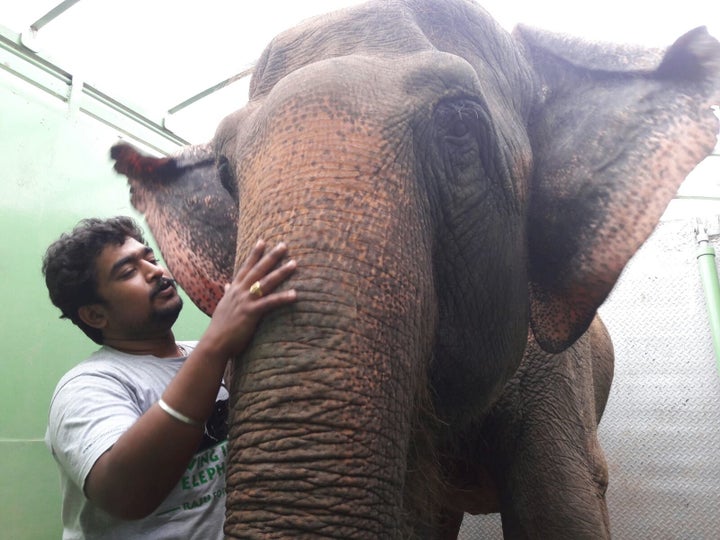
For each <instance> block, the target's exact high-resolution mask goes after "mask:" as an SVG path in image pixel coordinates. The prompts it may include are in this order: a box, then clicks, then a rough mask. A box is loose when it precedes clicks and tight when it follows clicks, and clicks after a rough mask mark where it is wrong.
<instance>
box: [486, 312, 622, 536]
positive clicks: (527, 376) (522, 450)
mask: <svg viewBox="0 0 720 540" xmlns="http://www.w3.org/2000/svg"><path fill="white" fill-rule="evenodd" d="M612 365H613V353H612V345H611V342H610V339H609V336H608V334H607V332H606V330H605V328H604V326H603V325H602V323H601V322H600V320H599V319H596V320H595V321H594V322H593V324H592V326H591V327H590V329H589V330H588V332H587V333H586V334H585V335H584V336H583V337H582V338H581V339H580V340H579V341H578V342H577V343H576V344H575V345H574V346H573V347H571V348H570V349H568V350H567V351H565V352H563V353H561V354H558V355H550V354H548V353H545V352H543V351H542V350H541V349H540V348H539V347H538V346H537V344H536V343H535V342H534V341H530V342H529V343H528V350H527V352H526V354H525V357H524V359H523V363H522V364H521V367H520V369H519V371H518V374H517V376H516V377H515V378H514V379H512V380H511V382H510V383H509V384H508V386H507V388H506V391H505V393H504V394H503V397H502V398H501V400H500V402H499V403H498V404H497V405H496V407H495V408H494V410H493V411H492V412H491V415H490V417H489V418H488V420H487V421H486V423H485V426H484V428H483V429H484V433H483V436H484V438H485V440H486V441H490V444H491V445H492V452H491V454H492V456H491V460H492V462H493V468H494V471H495V474H496V480H497V483H498V489H499V494H500V507H501V514H502V522H503V531H504V534H505V537H506V538H518V539H520V538H523V539H524V538H553V539H560V538H567V539H568V540H570V539H572V540H577V539H583V538H592V539H597V538H609V537H610V532H609V518H608V512H607V505H606V501H605V491H606V487H607V465H606V462H605V458H604V455H603V452H602V450H601V448H600V445H599V442H598V438H597V422H598V421H599V415H600V414H601V413H602V411H598V410H597V409H598V407H602V406H604V403H605V400H606V397H607V392H608V390H609V383H610V379H611V373H612Z"/></svg>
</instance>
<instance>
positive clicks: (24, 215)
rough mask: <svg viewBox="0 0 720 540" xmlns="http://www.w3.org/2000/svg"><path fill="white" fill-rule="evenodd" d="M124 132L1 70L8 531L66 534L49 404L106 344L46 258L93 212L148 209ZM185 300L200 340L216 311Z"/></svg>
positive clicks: (0, 434)
mask: <svg viewBox="0 0 720 540" xmlns="http://www.w3.org/2000/svg"><path fill="white" fill-rule="evenodd" d="M0 67H2V66H0ZM124 131H125V133H124V137H125V138H126V139H127V138H128V133H127V128H124ZM139 131H141V128H139ZM119 135H120V131H119V130H118V129H117V128H113V127H110V126H109V125H108V124H107V123H106V122H101V121H99V120H96V119H95V118H93V117H91V116H89V115H88V114H86V113H84V112H81V111H80V108H79V107H77V106H72V105H71V104H70V102H69V101H63V100H61V99H58V98H57V97H53V96H51V95H49V94H48V93H46V92H45V91H43V90H40V89H38V88H36V87H35V86H34V85H32V84H30V83H29V82H27V81H26V80H24V79H23V78H21V77H19V76H17V74H16V73H13V72H10V71H8V70H7V69H6V70H3V69H0V141H2V144H1V145H0V174H1V175H2V176H1V177H0V182H2V195H1V196H0V247H2V255H1V256H0V276H2V280H0V305H2V307H3V311H2V315H0V318H1V320H2V324H0V336H1V339H2V343H3V350H4V353H3V355H2V360H1V361H0V537H2V538H12V539H13V540H26V539H27V540H29V539H42V540H46V539H50V538H60V534H61V527H60V492H59V480H58V475H57V471H56V468H55V463H54V461H53V460H52V458H51V456H50V454H49V452H48V450H47V448H46V447H45V444H44V442H43V436H44V433H45V425H46V420H47V408H48V404H49V400H50V396H51V394H52V391H53V389H54V387H55V384H56V383H57V381H58V379H59V378H60V377H61V376H62V374H63V373H64V372H65V371H67V370H68V369H69V368H70V367H71V366H73V365H74V364H76V363H77V362H79V361H81V360H82V359H83V358H85V356H87V355H88V353H90V352H91V351H92V350H94V349H95V348H96V346H95V344H94V343H92V342H91V341H90V340H89V339H87V338H86V337H85V335H84V334H83V333H82V332H80V330H79V329H77V328H76V327H75V326H74V325H73V324H72V323H70V322H69V321H65V320H60V319H59V318H58V316H59V312H58V310H57V309H56V308H55V307H54V306H52V304H51V303H50V301H49V299H48V296H47V290H46V289H45V284H44V282H43V279H42V273H41V269H40V267H41V260H42V256H43V254H44V251H45V248H46V247H47V246H48V244H49V243H50V242H52V241H53V240H54V239H55V238H57V237H58V236H59V235H60V233H61V232H63V231H66V230H68V229H70V228H71V227H72V226H73V225H75V223H77V221H78V220H80V219H82V218H84V217H90V216H100V217H103V216H111V215H117V214H131V215H134V216H135V217H139V216H138V214H136V213H135V212H134V211H133V210H132V209H131V207H130V205H129V199H128V190H127V185H126V182H125V178H124V177H120V176H118V175H116V174H115V173H114V171H113V170H112V164H111V162H110V160H109V158H108V150H109V148H110V146H111V145H112V144H113V143H114V142H116V141H117V139H118V137H119ZM172 146H174V145H173V144H169V145H168V148H172ZM142 223H143V225H144V226H145V224H144V222H142ZM145 230H146V231H147V230H148V229H147V227H146V226H145ZM158 253H159V251H158ZM185 300H186V301H185V309H184V310H183V314H182V315H181V318H180V320H179V322H178V323H177V325H176V327H175V329H176V335H177V336H178V337H179V338H181V339H197V338H199V336H200V335H201V333H202V331H203V330H204V329H205V326H206V324H207V318H206V317H205V316H204V315H203V314H202V313H200V311H198V310H197V309H196V308H195V307H194V306H193V305H192V304H191V303H190V301H189V300H187V297H186V298H185Z"/></svg>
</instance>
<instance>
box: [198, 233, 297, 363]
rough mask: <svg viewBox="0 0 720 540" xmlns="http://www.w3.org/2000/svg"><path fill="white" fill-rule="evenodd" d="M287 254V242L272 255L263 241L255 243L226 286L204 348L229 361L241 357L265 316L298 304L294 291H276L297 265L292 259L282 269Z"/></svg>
mask: <svg viewBox="0 0 720 540" xmlns="http://www.w3.org/2000/svg"><path fill="white" fill-rule="evenodd" d="M286 254H287V246H286V245H285V244H284V243H280V244H278V245H276V246H275V247H274V248H273V249H272V250H270V251H269V252H268V253H265V242H263V241H262V240H260V241H258V242H257V244H255V247H254V248H253V250H252V251H251V253H250V255H249V256H248V257H247V259H245V262H244V263H243V264H242V265H241V266H240V269H239V270H238V273H237V275H236V276H235V278H234V279H233V281H232V283H230V284H228V285H226V286H225V295H224V296H223V298H222V299H221V300H220V302H219V303H218V305H217V307H216V308H215V313H214V314H213V317H212V321H211V322H210V325H209V326H208V329H207V330H206V331H205V334H204V335H203V337H202V339H201V340H200V341H201V343H202V345H203V347H209V348H210V349H212V350H214V351H215V352H216V353H217V354H218V355H220V356H222V357H224V358H225V359H228V358H231V357H233V356H237V355H239V354H241V353H242V352H243V351H244V350H245V347H247V345H248V343H249V342H250V340H251V339H252V336H253V334H254V333H255V329H256V328H257V325H258V322H259V321H260V319H261V318H262V316H263V315H264V314H265V313H267V312H268V311H270V310H273V309H275V308H278V307H280V306H283V305H287V304H291V303H292V302H295V300H296V299H297V293H296V291H295V290H294V289H288V290H283V291H279V292H276V290H275V289H276V288H277V287H278V286H280V285H281V284H282V283H284V282H285V281H286V280H287V279H288V278H289V277H290V275H291V274H292V273H293V272H294V271H295V268H296V266H297V265H296V263H295V261H294V260H290V261H288V262H287V263H285V264H283V265H282V266H279V267H278V264H279V263H280V261H281V260H282V259H283V257H285V255H286ZM256 284H257V285H256ZM253 286H254V288H253ZM251 288H253V290H251Z"/></svg>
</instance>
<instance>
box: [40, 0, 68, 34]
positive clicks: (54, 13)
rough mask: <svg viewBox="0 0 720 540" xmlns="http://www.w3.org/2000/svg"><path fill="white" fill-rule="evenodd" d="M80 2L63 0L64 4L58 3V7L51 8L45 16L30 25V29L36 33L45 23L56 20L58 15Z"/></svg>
mask: <svg viewBox="0 0 720 540" xmlns="http://www.w3.org/2000/svg"><path fill="white" fill-rule="evenodd" d="M79 1H80V0H65V1H64V2H60V3H59V4H58V5H56V6H55V7H54V8H52V9H51V10H50V11H48V12H47V13H46V14H45V15H43V16H42V17H40V18H39V19H38V20H37V21H35V22H34V23H32V24H31V25H30V29H31V30H33V31H34V32H37V31H38V30H40V29H41V28H42V27H43V26H45V25H46V24H47V23H49V22H50V21H52V20H53V19H56V18H57V17H58V16H59V15H61V14H62V13H64V12H65V11H67V10H68V9H70V8H71V7H73V6H74V5H75V4H77V3H78V2H79Z"/></svg>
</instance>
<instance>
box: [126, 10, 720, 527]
mask: <svg viewBox="0 0 720 540" xmlns="http://www.w3.org/2000/svg"><path fill="white" fill-rule="evenodd" d="M719 81H720V44H718V42H717V41H716V40H714V39H713V38H711V37H710V36H709V35H708V34H707V32H706V31H705V30H703V29H698V30H695V31H692V32H690V33H688V34H687V35H685V36H683V37H682V38H680V39H679V40H678V41H677V43H675V44H674V45H673V46H671V47H670V48H669V49H668V50H667V51H655V50H641V49H638V48H629V47H623V46H611V45H598V44H589V43H583V42H581V41H579V40H573V39H570V38H568V37H564V36H557V35H550V34H547V33H543V32H540V31H536V30H533V29H530V28H526V27H519V28H518V29H517V30H516V31H515V32H514V33H513V34H508V33H506V32H505V31H504V30H502V29H501V28H500V27H499V26H498V24H496V23H495V22H494V21H493V19H492V18H491V17H490V16H489V14H488V13H486V12H485V11H484V10H483V9H481V8H480V7H478V6H477V5H475V4H474V3H471V2H468V1H465V0H443V1H430V0H390V1H378V2H373V3H369V4H366V5H362V6H358V7H354V8H350V9H347V10H343V11H340V12H337V13H334V14H331V15H328V16H323V17H318V18H315V19H311V20H309V21H307V22H305V23H303V24H302V25H300V26H298V27H296V28H294V29H291V30H289V31H287V32H285V33H283V34H280V35H279V36H277V37H276V38H275V39H274V40H273V41H272V42H271V43H270V44H269V45H268V47H267V48H266V49H265V51H264V53H263V54H262V56H261V58H260V60H259V62H258V64H257V66H256V68H255V73H254V75H253V79H252V82H251V87H250V100H249V102H248V104H247V105H246V106H245V107H244V108H243V109H241V110H239V111H237V112H235V113H233V114H231V115H229V116H228V117H226V118H225V119H224V120H223V121H222V123H221V125H220V126H219V128H218V130H217V132H216V134H215V137H214V138H213V140H212V141H211V142H210V143H209V144H208V145H206V146H203V147H201V148H186V149H184V150H182V151H181V152H180V153H179V154H178V155H177V156H175V157H170V158H163V159H157V158H148V157H144V156H140V155H139V154H138V153H137V152H136V151H134V150H133V149H131V148H129V147H127V146H124V145H121V146H118V147H116V148H115V149H114V150H113V155H114V157H115V158H116V161H117V163H116V168H117V169H118V170H119V171H120V172H123V173H125V174H127V175H128V176H129V178H130V184H131V186H132V202H133V205H135V207H136V208H138V209H139V210H140V211H142V212H144V213H145V215H146V218H147V220H148V223H149V225H150V228H151V230H152V232H153V235H154V236H155V237H156V239H157V240H158V243H159V245H160V248H161V251H162V252H163V254H164V255H165V257H166V260H167V263H168V265H169V267H170V269H171V270H172V271H173V273H174V274H175V275H176V277H177V279H178V281H179V282H180V284H181V285H182V286H183V287H184V288H185V289H186V290H187V291H188V293H189V295H190V297H191V298H192V299H193V300H194V301H195V302H196V303H197V304H198V305H199V306H200V307H201V308H202V309H203V310H204V311H206V312H207V313H211V312H212V309H213V307H214V302H216V301H217V298H218V294H220V293H219V292H218V291H220V290H221V288H220V287H221V284H222V283H223V282H224V281H227V280H228V279H229V277H230V276H231V274H232V270H233V269H232V264H231V263H230V261H231V260H234V259H235V258H236V254H237V255H239V256H242V255H244V254H245V253H247V252H248V251H249V249H250V246H251V245H252V243H253V242H254V241H255V240H256V239H257V238H259V237H262V238H264V239H265V240H267V241H268V242H270V243H274V242H277V241H281V240H282V241H285V242H287V244H288V245H289V247H290V251H291V255H292V257H293V258H295V259H296V260H297V261H298V271H297V273H296V275H295V276H294V278H293V283H292V286H293V287H294V288H296V289H297V290H298V297H299V301H298V302H297V304H295V305H293V306H292V307H289V308H286V309H285V308H284V309H283V310H281V311H278V312H276V313H273V314H272V315H271V316H269V317H268V318H266V319H265V321H264V322H263V324H262V325H261V327H260V328H259V330H258V333H257V334H256V336H255V339H254V341H253V343H252V344H251V347H250V348H249V350H248V351H247V352H246V353H245V354H244V356H243V357H242V358H240V359H239V360H238V362H237V364H236V369H235V374H234V381H233V385H232V390H233V399H232V413H231V416H232V420H231V422H232V425H231V430H230V438H231V441H230V464H229V468H228V471H227V484H228V519H227V524H226V533H227V534H228V535H229V536H243V535H245V534H248V535H249V536H252V535H253V534H256V533H257V534H267V535H268V536H273V535H274V536H278V537H284V536H289V535H292V534H298V533H308V534H318V535H327V536H332V537H343V538H350V537H399V536H406V535H411V534H413V533H411V532H408V531H409V530H412V531H414V534H418V535H420V536H426V535H425V533H423V532H419V531H420V530H421V529H420V526H419V525H417V523H420V522H421V521H423V520H422V519H421V518H422V517H424V516H432V515H434V514H433V512H434V508H433V505H435V506H437V504H438V503H437V501H434V499H433V497H432V496H431V495H429V496H427V497H417V499H422V501H423V502H422V503H417V502H416V499H414V498H413V497H412V495H413V493H409V492H412V491H417V487H411V486H410V481H409V480H408V478H409V476H408V475H407V474H406V473H407V471H408V470H412V469H417V468H418V467H419V465H418V464H419V462H420V461H422V460H423V458H421V457H418V456H431V457H432V456H433V455H434V448H435V445H436V444H437V443H438V439H439V438H442V439H443V440H444V441H452V440H453V439H454V438H458V437H461V436H462V433H464V432H466V431H467V430H468V429H471V427H472V426H473V425H475V424H476V423H477V422H479V421H480V420H481V419H482V418H483V416H484V415H485V414H486V412H487V411H488V409H489V408H490V406H491V405H492V404H493V403H494V402H495V400H496V399H497V398H498V396H499V395H500V393H501V391H502V389H503V386H504V384H505V383H506V382H507V381H508V380H509V378H510V377H511V376H512V375H513V373H514V372H515V371H516V369H517V366H518V364H519V363H520V361H521V359H522V356H523V352H524V349H525V346H526V343H527V340H528V332H532V334H533V335H534V341H536V342H537V343H538V344H539V345H540V346H541V347H542V348H543V349H545V350H547V351H550V352H558V351H562V350H563V349H565V348H567V347H569V346H570V345H571V344H572V343H574V342H575V341H576V340H577V339H578V337H579V336H581V335H582V334H583V333H584V332H585V330H586V329H587V328H588V326H589V325H590V322H591V321H592V319H593V317H594V315H595V311H596V309H597V308H598V306H599V305H600V304H601V303H602V302H603V300H604V299H605V298H606V296H607V295H608V293H609V292H610V290H611V289H612V287H613V284H614V283H615V281H616V279H617V278H618V276H619V274H620V272H621V271H622V269H623V266H624V265H625V264H626V262H627V261H628V260H629V258H630V257H631V256H632V255H633V253H634V252H635V251H636V250H637V248H638V247H639V246H640V245H641V244H642V242H643V241H644V240H645V239H646V238H647V236H648V235H649V234H650V232H651V231H652V229H653V228H654V226H655V224H656V222H657V221H658V219H659V218H660V215H661V214H662V212H663V211H664V208H665V206H666V205H667V203H668V202H669V201H670V199H671V198H672V197H673V195H674V193H675V191H676V189H677V187H678V185H679V184H680V182H681V181H682V180H683V179H684V178H685V176H686V175H687V174H688V173H689V172H690V171H691V170H692V169H693V168H694V167H695V165H696V164H697V163H698V162H700V161H701V160H702V159H703V158H704V157H705V156H706V155H707V154H708V153H710V151H711V150H712V148H713V145H714V144H715V136H716V133H717V123H716V119H715V118H714V116H713V114H712V112H711V106H712V105H714V104H716V103H717V102H718V101H720V92H719V91H718V87H719V85H718V82H719ZM432 418H434V419H435V422H434V423H433V422H431V420H430V419H432ZM430 424H432V425H434V426H436V427H437V429H436V430H434V431H432V430H427V429H424V428H425V427H427V426H428V425H430ZM438 426H440V427H438ZM428 431H430V432H428ZM443 448H445V449H448V448H450V449H451V448H452V442H450V443H447V442H446V443H444V444H443ZM446 451H447V450H446ZM423 463H424V462H423ZM432 469H433V467H432V466H431V465H429V466H428V468H427V469H423V471H424V473H423V474H425V472H426V473H427V474H426V476H427V477H423V480H422V481H426V482H427V483H428V484H429V483H431V480H430V479H431V478H432V477H433V474H432V472H431V470H432ZM440 472H441V471H440ZM415 476H417V475H415ZM422 481H421V483H422ZM424 487H426V486H424ZM413 501H415V502H413ZM421 504H425V505H428V506H429V507H425V508H418V507H417V505H421ZM403 524H404V525H403Z"/></svg>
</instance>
